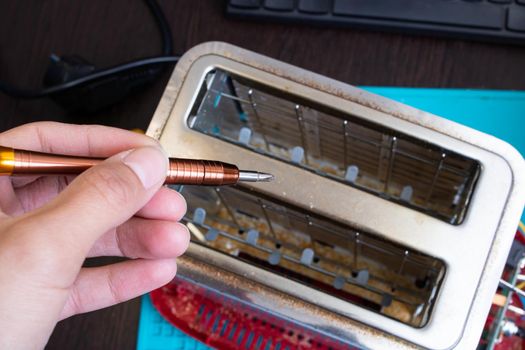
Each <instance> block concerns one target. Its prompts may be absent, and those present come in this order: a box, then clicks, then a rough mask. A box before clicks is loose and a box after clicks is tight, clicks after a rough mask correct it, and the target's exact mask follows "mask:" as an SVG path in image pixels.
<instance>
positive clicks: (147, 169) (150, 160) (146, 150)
mask: <svg viewBox="0 0 525 350" xmlns="http://www.w3.org/2000/svg"><path fill="white" fill-rule="evenodd" d="M122 161H123V163H124V164H126V165H127V166H128V167H129V168H130V169H131V170H132V171H133V172H134V173H135V175H137V177H138V178H139V180H140V182H141V183H142V186H144V188H145V189H150V188H151V187H153V186H154V185H156V184H158V183H160V182H164V180H165V179H166V173H167V171H168V158H167V157H166V154H165V153H164V152H163V151H162V150H161V149H160V148H156V147H141V148H137V149H134V150H133V151H131V152H130V153H129V154H127V155H126V156H125V157H124V158H123V159H122Z"/></svg>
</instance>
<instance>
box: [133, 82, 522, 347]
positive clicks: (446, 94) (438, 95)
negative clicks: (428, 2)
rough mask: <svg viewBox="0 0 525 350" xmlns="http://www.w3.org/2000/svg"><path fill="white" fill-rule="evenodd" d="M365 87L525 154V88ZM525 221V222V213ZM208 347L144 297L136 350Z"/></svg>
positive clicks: (147, 297)
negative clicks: (493, 137) (169, 320)
mask: <svg viewBox="0 0 525 350" xmlns="http://www.w3.org/2000/svg"><path fill="white" fill-rule="evenodd" d="M364 89H366V90H368V91H370V92H373V93H376V94H378V95H383V96H386V97H388V98H391V99H393V100H396V101H399V102H402V103H405V104H407V105H411V106H414V107H416V108H418V109H422V110H425V111H428V112H431V113H433V114H436V115H439V116H442V117H445V118H448V119H451V120H453V121H456V122H458V123H461V124H464V125H467V126H470V127H471V128H474V129H478V130H480V131H483V132H485V133H487V134H491V135H494V136H496V137H498V138H500V139H502V140H505V141H507V142H508V143H510V144H511V145H513V146H514V147H515V148H516V149H517V150H518V151H519V152H520V153H521V154H522V156H525V91H494V90H459V89H458V90H456V89H412V88H389V87H365V88H364ZM522 221H524V222H525V215H523V216H522ZM205 349H210V348H209V347H207V346H205V345H203V344H201V343H200V342H198V341H196V340H195V339H193V338H191V337H188V336H186V335H185V334H184V333H182V332H181V331H179V330H178V329H176V328H174V327H172V326H171V325H170V324H169V323H167V322H166V321H165V320H164V319H163V318H162V317H161V316H160V315H159V314H158V313H157V311H156V310H155V308H154V307H153V305H152V304H151V301H150V299H149V296H144V297H143V298H142V305H141V312H140V323H139V332H138V341H137V350H205Z"/></svg>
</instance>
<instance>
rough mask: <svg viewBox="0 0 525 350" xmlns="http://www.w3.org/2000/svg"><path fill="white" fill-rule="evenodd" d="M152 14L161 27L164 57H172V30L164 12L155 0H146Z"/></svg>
mask: <svg viewBox="0 0 525 350" xmlns="http://www.w3.org/2000/svg"><path fill="white" fill-rule="evenodd" d="M145 1H146V5H147V6H148V8H149V10H150V11H151V14H152V15H153V17H154V18H155V21H156V22H157V25H158V26H159V30H160V33H161V35H162V55H164V56H171V55H173V38H172V36H171V29H170V26H169V24H168V21H167V20H166V16H164V12H163V11H162V8H161V7H160V6H159V4H158V3H157V2H156V1H155V0H145Z"/></svg>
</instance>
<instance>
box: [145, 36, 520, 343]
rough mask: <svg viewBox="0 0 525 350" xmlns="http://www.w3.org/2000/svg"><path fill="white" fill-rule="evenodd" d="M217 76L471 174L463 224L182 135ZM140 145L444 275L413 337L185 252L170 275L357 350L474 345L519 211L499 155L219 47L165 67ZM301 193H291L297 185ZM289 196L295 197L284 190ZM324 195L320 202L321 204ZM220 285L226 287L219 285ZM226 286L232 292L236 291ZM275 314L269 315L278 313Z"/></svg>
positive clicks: (430, 121) (474, 134)
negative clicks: (237, 177) (309, 105)
mask: <svg viewBox="0 0 525 350" xmlns="http://www.w3.org/2000/svg"><path fill="white" fill-rule="evenodd" d="M217 68H219V69H223V70H225V71H228V72H232V73H235V74H236V75H238V76H242V77H245V78H246V79H249V80H252V81H255V82H258V83H260V84H263V85H267V86H271V87H272V88H275V89H279V90H282V91H285V92H287V93H291V94H293V95H297V96H299V97H301V98H303V99H306V100H311V101H316V102H317V103H320V104H323V105H326V106H329V107H330V108H335V109H338V110H340V111H341V112H342V113H348V112H349V111H351V114H352V115H354V116H357V117H358V118H361V119H363V120H366V121H369V122H371V123H376V124H380V125H384V126H387V127H388V128H390V129H394V130H397V131H399V132H400V133H402V134H406V135H411V136H414V137H415V138H417V139H420V140H425V141H427V142H429V143H431V144H434V145H437V146H440V147H443V148H445V149H449V150H454V151H455V152H457V153H459V154H461V155H464V156H466V157H468V158H471V159H474V160H476V161H477V162H479V164H480V165H481V171H480V174H479V177H478V178H477V183H476V187H475V190H474V192H473V194H472V197H471V199H470V202H469V209H468V211H467V212H466V214H465V217H464V220H463V221H462V222H461V223H460V224H458V225H451V224H450V223H447V222H445V221H443V220H440V219H438V218H435V217H432V216H430V215H427V214H426V213H423V212H421V211H416V210H414V209H413V208H409V207H406V206H401V205H399V204H397V203H394V202H391V201H387V200H385V199H384V198H380V197H378V196H375V195H373V194H370V193H367V192H365V191H362V190H360V189H358V188H355V187H351V186H347V185H345V184H344V183H341V182H338V181H334V180H333V179H330V178H329V177H323V176H319V175H318V174H316V173H314V172H311V171H308V170H305V169H300V168H298V167H296V166H294V165H291V164H288V163H285V162H283V161H281V160H279V159H275V158H271V157H267V156H265V155H264V154H260V153H256V152H253V151H252V150H249V149H246V148H242V147H239V146H238V145H234V144H231V143H228V142H225V141H223V140H219V139H217V138H213V137H210V136H209V135H205V134H203V133H200V132H197V131H195V130H192V129H190V128H189V127H188V118H189V116H190V112H191V109H192V106H193V103H194V101H195V100H196V98H197V95H198V92H199V88H200V86H201V85H202V84H203V80H204V79H205V76H206V73H207V72H209V71H211V70H213V69H217ZM148 134H149V135H150V136H152V137H154V138H156V139H158V140H159V141H160V143H161V144H162V145H163V147H164V148H165V149H166V150H167V151H168V153H169V154H170V155H172V156H177V157H188V158H208V159H218V160H222V161H227V162H231V163H235V164H238V165H239V167H241V168H246V169H258V170H261V171H267V172H271V173H273V174H275V175H276V178H277V181H275V182H274V183H273V184H271V185H268V184H256V185H253V186H252V187H253V188H254V189H255V190H257V191H258V192H261V193H262V194H264V195H266V196H269V197H271V198H276V199H280V200H284V201H286V202H287V203H290V204H291V205H293V206H296V207H299V208H303V209H304V210H309V211H313V212H315V213H318V214H319V215H322V216H324V217H326V218H331V219H334V220H337V221H338V222H341V223H345V224H349V225H351V226H352V227H356V228H358V229H362V230H363V231H366V232H370V233H373V234H375V235H376V236H379V237H382V238H385V239H387V240H389V241H392V242H395V243H398V244H401V245H403V246H406V247H409V248H411V249H414V250H415V251H418V252H421V253H424V254H428V255H429V256H432V257H436V258H438V259H440V260H442V261H443V262H444V263H445V265H446V274H445V277H444V280H443V282H442V285H441V287H440V289H439V292H438V295H437V296H436V298H437V299H436V302H435V306H434V308H433V310H432V313H431V316H430V318H429V319H428V322H427V323H426V324H425V325H424V326H423V327H421V328H415V327H411V326H409V325H407V324H403V323H401V322H399V321H397V320H393V319H390V318H387V317H384V316H382V315H380V314H377V313H374V312H372V311H369V310H366V309H363V308H361V307H358V306H355V305H353V304H350V303H348V302H344V301H342V300H340V299H338V298H336V297H334V296H332V295H328V294H326V293H324V292H322V291H319V290H315V289H313V288H310V287H307V286H304V285H302V284H300V283H297V282H295V281H290V280H287V279H286V278H284V277H282V276H279V275H276V274H273V273H271V272H268V271H265V270H263V269H260V268H257V267H254V266H250V265H248V264H246V263H244V262H242V261H239V260H236V259H234V258H232V257H230V256H227V255H224V254H221V253H218V252H216V251H214V250H211V249H208V248H206V247H203V246H200V245H197V244H193V243H192V244H191V245H190V249H189V251H188V253H187V255H186V256H185V257H183V258H181V259H180V261H179V273H180V274H183V275H187V276H191V277H192V278H194V279H196V280H197V281H200V282H202V283H203V284H207V285H209V286H210V288H216V289H218V290H221V291H223V292H226V293H230V294H232V295H236V296H242V297H243V298H249V301H250V302H251V303H253V304H254V305H257V306H259V307H261V308H263V309H268V310H270V311H273V312H277V313H279V314H281V315H282V316H283V317H286V318H290V319H296V320H297V321H298V322H301V323H303V324H305V325H307V326H310V327H313V328H315V329H317V330H320V331H323V332H326V333H328V334H330V335H331V336H333V337H335V338H337V339H340V340H341V341H344V342H348V343H351V344H355V345H358V346H360V347H362V348H373V349H385V348H387V346H388V347H391V348H414V347H422V348H428V349H450V348H459V349H469V348H474V347H475V346H476V344H477V341H478V340H479V336H480V334H481V331H482V328H483V324H484V322H485V317H486V314H487V312H488V310H489V307H490V304H491V300H492V296H493V294H494V292H495V290H496V288H497V284H498V280H499V276H500V274H501V271H502V269H503V266H504V264H505V260H506V256H507V253H508V250H509V248H510V244H511V242H512V238H513V235H514V232H515V227H516V223H517V222H518V220H519V217H520V215H521V210H522V208H523V203H524V199H525V187H524V179H525V166H524V161H523V158H522V157H521V155H520V154H519V153H518V152H517V151H516V150H514V149H513V148H512V147H511V146H509V145H508V144H506V143H504V142H502V141H500V140H498V139H496V138H494V137H491V136H489V135H486V134H482V133H480V132H478V131H475V130H472V129H470V128H467V127H464V126H461V125H459V124H456V123H453V122H451V121H448V120H445V119H442V118H439V117H436V116H434V115H431V114H428V113H425V112H423V111H420V110H417V109H414V108H411V107H409V106H406V105H403V104H400V103H397V102H394V101H391V100H388V99H386V98H382V97H380V96H377V95H374V94H371V93H367V92H365V91H363V90H360V89H358V88H355V87H352V86H349V85H346V84H343V83H340V82H337V81H334V80H331V79H328V78H326V77H323V76H320V75H317V74H314V73H311V72H308V71H305V70H303V69H300V68H297V67H294V66H291V65H288V64H285V63H283V62H280V61H277V60H274V59H271V58H268V57H265V56H262V55H259V54H256V53H253V52H250V51H246V50H244V49H241V48H238V47H235V46H232V45H229V44H225V43H219V42H210V43H205V44H201V45H199V46H197V47H195V48H193V49H191V50H190V51H188V52H187V53H186V54H185V55H184V56H183V57H182V59H181V60H180V61H179V63H178V64H177V66H176V67H175V70H174V73H173V75H172V77H171V79H170V81H169V83H168V86H167V88H166V90H165V93H164V95H163V97H162V100H161V101H160V103H159V106H158V108H157V111H156V113H155V115H154V117H153V120H152V121H151V124H150V126H149V129H148ZM301 183H302V184H308V186H297V184H301ZM292 189H293V190H292ZM327 193H328V194H327ZM225 276H228V278H225ZM232 281H235V282H234V283H233V282H232ZM276 305H279V306H278V309H276V308H277V306H276Z"/></svg>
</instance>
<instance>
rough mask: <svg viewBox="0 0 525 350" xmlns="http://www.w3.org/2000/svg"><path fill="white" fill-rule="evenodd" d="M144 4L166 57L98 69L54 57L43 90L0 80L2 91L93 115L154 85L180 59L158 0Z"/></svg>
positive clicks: (70, 58)
mask: <svg viewBox="0 0 525 350" xmlns="http://www.w3.org/2000/svg"><path fill="white" fill-rule="evenodd" d="M144 2H145V3H146V5H147V6H148V8H149V10H150V12H151V14H152V15H153V17H154V19H155V22H156V23H157V25H158V28H159V31H160V33H161V36H162V43H163V48H162V54H163V56H158V57H150V58H143V59H140V60H135V61H131V62H127V63H124V64H119V65H117V66H113V67H110V68H105V69H96V68H95V66H93V65H92V64H90V63H89V62H87V61H86V60H84V59H83V58H81V57H79V56H76V55H70V56H62V57H59V56H56V55H51V62H50V64H49V66H48V69H47V72H46V75H45V77H44V88H42V89H39V90H26V89H21V88H18V87H14V86H12V85H10V84H8V83H5V82H2V81H0V92H2V93H4V94H6V95H8V96H11V97H14V98H21V99H36V98H42V97H48V96H49V97H51V98H52V99H53V100H54V101H55V102H57V103H58V104H60V105H62V106H63V107H64V108H65V109H67V110H68V111H70V112H84V113H91V112H97V111H99V110H101V109H104V108H107V107H109V106H111V105H113V104H115V103H117V102H119V101H121V100H122V99H123V98H124V97H126V96H127V95H129V94H130V93H133V92H136V91H138V90H140V89H141V88H143V87H144V86H145V85H147V84H149V83H151V82H153V81H154V80H156V79H157V78H158V77H159V75H160V74H161V73H162V71H163V70H164V69H165V68H166V67H167V66H169V65H171V64H174V63H177V61H178V60H179V58H180V56H174V55H173V38H172V35H171V30H170V27H169V25H168V22H167V20H166V17H165V16H164V13H163V12H162V9H161V7H160V6H159V4H158V3H157V2H156V1H155V0H144Z"/></svg>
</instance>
